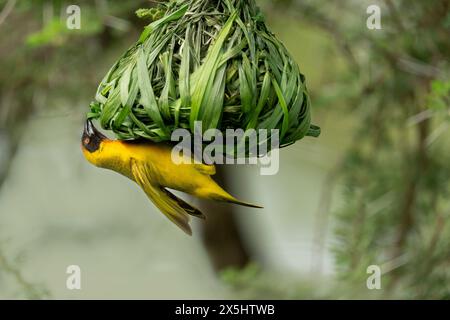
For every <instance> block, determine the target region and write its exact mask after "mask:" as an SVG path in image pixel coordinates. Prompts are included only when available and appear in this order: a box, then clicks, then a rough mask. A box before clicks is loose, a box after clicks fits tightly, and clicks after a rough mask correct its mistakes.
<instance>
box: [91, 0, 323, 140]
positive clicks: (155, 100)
mask: <svg viewBox="0 0 450 320" xmlns="http://www.w3.org/2000/svg"><path fill="white" fill-rule="evenodd" d="M161 13H162V14H161ZM138 15H139V16H141V17H148V16H151V17H153V18H155V17H157V18H158V19H157V20H155V21H153V22H152V23H151V24H149V25H148V26H147V27H146V28H145V29H144V31H143V33H142V35H141V37H140V39H139V40H138V41H137V43H136V44H135V45H133V46H132V47H131V48H130V49H129V50H128V51H127V52H126V53H125V54H124V55H123V56H122V57H121V58H120V59H119V60H118V61H117V62H116V63H115V64H114V66H113V67H112V68H111V69H110V71H109V72H108V74H107V75H106V76H105V78H104V79H103V81H102V82H101V84H100V86H99V88H98V90H97V94H96V101H95V102H93V103H92V104H91V108H90V109H91V110H90V113H89V114H88V118H91V119H92V118H94V119H99V121H100V124H101V126H102V127H103V128H104V129H107V130H112V131H113V132H114V133H115V134H116V135H117V137H118V138H119V139H138V138H145V139H150V140H152V141H155V142H160V141H167V140H170V138H171V133H172V132H173V131H174V130H175V129H177V128H185V129H188V130H190V132H194V123H195V121H201V122H202V128H203V131H205V130H207V129H209V128H217V129H219V130H221V131H222V132H225V129H230V128H231V129H238V128H241V129H244V130H245V129H257V130H258V129H269V130H270V129H279V130H280V131H279V136H280V144H281V146H283V145H288V144H291V143H293V142H295V141H296V140H299V139H301V138H303V137H304V136H314V137H317V136H318V135H319V134H320V128H319V127H317V126H314V125H311V123H310V120H311V114H310V111H311V104H310V99H309V95H308V92H307V89H306V84H305V77H304V76H303V74H301V73H300V70H299V68H298V66H297V63H295V61H294V59H293V58H292V57H291V55H290V54H289V52H288V51H287V50H286V48H285V47H284V46H283V44H282V43H281V42H280V41H279V40H278V39H277V38H276V37H275V36H274V35H273V34H272V32H270V31H269V29H268V28H267V26H266V24H265V22H264V18H263V16H262V14H261V12H260V10H259V8H258V7H257V6H256V4H255V2H254V0H178V1H175V0H173V1H169V2H167V3H164V4H161V5H160V6H159V8H158V10H155V9H141V10H139V11H138Z"/></svg>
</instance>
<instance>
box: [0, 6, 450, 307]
mask: <svg viewBox="0 0 450 320" xmlns="http://www.w3.org/2000/svg"><path fill="white" fill-rule="evenodd" d="M257 2H258V4H259V5H260V7H261V9H262V11H263V12H264V14H265V16H266V23H267V24H268V26H269V28H271V29H272V31H273V32H274V33H275V34H276V35H277V36H278V37H279V38H280V39H281V40H282V41H283V43H284V44H285V45H286V47H287V48H288V49H289V51H290V52H291V54H292V55H293V56H294V57H295V59H296V60H297V62H298V64H299V66H300V70H301V71H302V72H303V73H304V74H305V76H306V79H307V85H308V88H309V91H310V94H311V99H312V103H313V123H314V124H317V125H319V126H320V127H321V128H322V135H321V136H320V137H319V138H317V139H316V138H305V139H303V140H301V141H299V142H297V143H296V144H294V145H292V146H289V147H287V148H285V149H282V150H281V152H280V171H279V173H278V174H277V175H275V176H261V175H259V170H258V167H256V166H224V167H222V168H221V169H220V172H219V175H218V177H217V179H218V180H220V181H221V183H222V184H224V185H225V186H226V189H228V190H229V191H230V192H231V193H232V194H234V195H238V196H239V198H241V199H245V200H248V201H251V202H256V203H260V204H262V205H264V207H265V208H264V209H263V210H260V211H258V210H252V209H247V208H238V207H236V206H230V205H217V204H213V203H208V202H203V203H200V202H197V205H199V206H201V207H202V208H203V209H204V210H205V211H206V212H207V216H208V219H207V220H206V221H205V222H203V221H195V222H194V236H193V237H192V238H190V237H188V236H186V235H185V234H184V233H182V232H181V231H180V230H178V228H176V227H175V226H174V225H172V224H171V223H170V222H169V221H168V220H167V219H166V218H165V217H164V216H163V215H162V214H160V213H159V212H158V211H157V210H156V209H155V207H154V206H153V205H152V204H151V203H150V202H149V201H148V199H147V198H146V196H145V195H144V193H143V192H141V190H140V189H139V188H138V186H137V185H135V184H134V183H132V182H131V181H129V180H127V179H125V178H123V177H121V176H119V175H117V174H116V173H113V172H109V171H106V170H100V169H97V168H95V167H93V166H91V165H90V164H88V163H87V162H86V161H85V160H84V158H83V156H82V154H81V152H80V147H79V144H80V142H79V141H80V135H81V131H82V126H83V121H84V119H85V115H86V112H88V109H89V108H88V106H89V103H90V102H91V101H92V100H93V98H94V94H95V91H96V88H97V85H98V83H99V82H100V81H101V79H102V78H103V76H104V75H105V74H106V72H107V71H108V70H109V67H110V66H111V65H112V64H113V63H114V62H115V61H116V60H117V58H118V57H119V56H120V55H121V54H122V53H123V52H124V51H125V50H126V49H127V48H128V47H129V46H130V45H131V44H133V43H134V42H135V41H136V40H137V39H138V37H139V34H140V32H141V31H142V28H143V27H144V26H145V25H146V24H148V21H145V20H142V19H138V18H137V17H136V15H135V13H134V12H135V11H136V10H137V9H139V8H146V7H149V6H153V5H155V3H154V2H149V1H145V0H141V1H131V0H130V1H113V0H96V1H81V0H80V1H56V0H54V1H43V0H40V1H38V0H36V1H28V0H0V298H2V299H5V298H8V299H15V298H20V299H30V298H31V299H55V298H56V299H66V298H70V299H82V298H85V299H90V298H105V299H108V298H113V299H116V298H125V299H132V298H136V299H147V298H150V299H151V298H161V299H163V298H173V299H181V298H183V299H206V298H207V299H213V298H224V299H228V298H238V299H239V298H243V299H251V298H255V299H265V298H271V299H272V298H273V299H316V298H326V299H346V298H349V299H355V298H369V299H381V298H384V299H391V298H401V299H416V298H425V299H449V298H450V219H449V218H450V183H449V179H450V152H449V151H450V135H449V130H448V128H449V126H450V105H449V103H450V75H449V59H450V41H449V39H450V3H449V2H448V1H445V0H431V1H406V0H373V1H360V0H358V1H356V0H342V1H325V0H314V1H313V0H278V1H276V0H273V1H271V0H261V1H257ZM72 4H76V5H78V6H79V7H80V8H81V29H79V30H69V29H68V28H67V27H66V20H67V17H68V14H67V13H66V9H67V7H68V6H69V5H72ZM369 5H377V6H378V7H379V8H380V9H381V11H380V12H381V29H378V30H377V29H375V30H371V29H369V28H368V27H367V26H366V21H367V19H368V18H369V16H370V15H371V14H370V13H367V11H366V10H367V8H368V7H369ZM69 265H79V266H80V268H81V276H82V278H81V279H82V280H81V285H82V289H81V290H68V289H67V288H66V279H67V276H68V275H67V274H66V268H67V267H68V266H69ZM370 265H377V266H379V267H380V269H381V272H382V275H381V289H379V290H369V289H368V287H367V285H366V281H367V278H368V277H369V276H370V275H371V274H368V273H367V268H368V267H369V266H370Z"/></svg>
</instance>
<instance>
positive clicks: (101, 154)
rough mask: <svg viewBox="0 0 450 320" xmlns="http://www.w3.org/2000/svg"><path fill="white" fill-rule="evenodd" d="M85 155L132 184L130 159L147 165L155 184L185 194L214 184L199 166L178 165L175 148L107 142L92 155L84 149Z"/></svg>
mask: <svg viewBox="0 0 450 320" xmlns="http://www.w3.org/2000/svg"><path fill="white" fill-rule="evenodd" d="M83 153H84V156H85V157H86V159H87V160H88V161H89V162H90V163H92V164H93V165H95V166H97V167H102V168H106V169H110V170H113V171H116V172H118V173H121V174H122V175H124V176H126V177H128V178H130V179H132V180H134V177H133V174H132V171H131V159H134V160H136V161H137V162H139V163H145V164H146V165H147V166H148V167H149V170H150V171H151V173H152V180H153V182H155V183H157V184H159V185H163V186H166V187H169V188H174V189H178V190H181V191H185V192H190V191H192V190H193V189H196V188H197V187H198V186H199V185H201V184H205V183H209V182H210V180H211V179H210V177H209V176H208V175H205V174H203V173H202V172H200V171H199V170H197V169H196V168H197V167H198V165H195V164H189V163H181V164H180V163H178V162H177V163H175V162H174V161H173V159H172V148H171V147H170V145H167V144H164V143H158V144H156V143H151V142H131V141H120V140H105V141H102V142H101V144H100V147H99V149H98V150H97V151H95V152H92V153H90V152H89V151H87V150H84V149H83ZM211 170H212V171H213V170H214V167H212V169H211Z"/></svg>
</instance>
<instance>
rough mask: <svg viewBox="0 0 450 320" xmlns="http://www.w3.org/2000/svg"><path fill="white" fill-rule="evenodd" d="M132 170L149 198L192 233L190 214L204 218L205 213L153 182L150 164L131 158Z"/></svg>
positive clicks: (170, 217) (171, 218) (167, 215)
mask: <svg viewBox="0 0 450 320" xmlns="http://www.w3.org/2000/svg"><path fill="white" fill-rule="evenodd" d="M131 172H132V174H133V177H134V180H135V181H136V182H137V183H138V184H139V186H140V187H141V188H142V190H144V192H145V193H146V194H147V196H148V197H149V199H150V200H151V201H152V202H153V203H154V204H155V206H156V207H157V208H158V209H159V210H161V212H162V213H164V215H165V216H166V217H167V218H169V219H170V221H172V222H173V223H175V224H176V225H177V226H178V227H180V228H181V229H182V230H183V231H184V232H186V233H187V234H189V235H191V234H192V230H191V227H190V226H189V221H190V219H189V215H193V216H196V217H199V218H204V215H203V214H202V213H201V212H200V211H199V210H198V209H196V208H194V207H192V206H191V205H189V204H188V203H186V202H185V201H184V200H182V199H180V198H178V197H176V196H175V195H174V194H172V193H171V192H170V191H168V190H166V189H164V188H163V187H161V186H159V185H155V184H152V182H151V180H152V179H151V176H152V173H151V170H150V169H149V167H148V165H147V164H145V163H141V162H139V161H137V160H136V159H131Z"/></svg>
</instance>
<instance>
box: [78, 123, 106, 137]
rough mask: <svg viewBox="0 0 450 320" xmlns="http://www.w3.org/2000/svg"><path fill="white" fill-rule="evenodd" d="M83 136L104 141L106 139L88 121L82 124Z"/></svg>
mask: <svg viewBox="0 0 450 320" xmlns="http://www.w3.org/2000/svg"><path fill="white" fill-rule="evenodd" d="M83 136H87V137H89V138H92V137H97V138H100V140H102V139H106V137H105V136H104V135H103V134H102V133H101V132H100V131H98V130H97V129H96V128H95V127H94V125H93V124H92V121H91V120H89V119H88V120H86V122H85V124H84V131H83Z"/></svg>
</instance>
